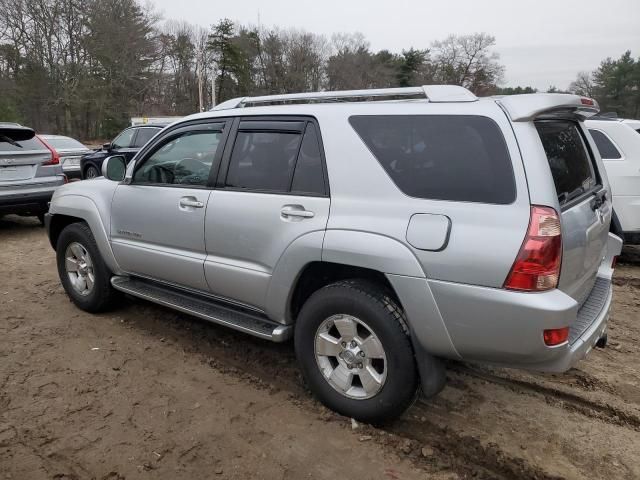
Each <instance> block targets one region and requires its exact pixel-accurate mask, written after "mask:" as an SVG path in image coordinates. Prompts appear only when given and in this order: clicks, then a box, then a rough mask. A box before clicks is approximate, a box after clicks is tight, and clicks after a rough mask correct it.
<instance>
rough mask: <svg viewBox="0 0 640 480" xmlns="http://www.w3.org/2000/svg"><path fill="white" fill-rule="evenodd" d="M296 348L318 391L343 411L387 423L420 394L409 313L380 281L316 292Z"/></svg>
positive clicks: (302, 315)
mask: <svg viewBox="0 0 640 480" xmlns="http://www.w3.org/2000/svg"><path fill="white" fill-rule="evenodd" d="M295 348H296V354H297V356H298V360H299V362H300V364H301V367H302V371H303V374H304V376H305V379H306V380H307V382H308V384H309V387H310V388H311V390H312V392H313V393H314V394H315V395H316V396H317V397H318V398H319V399H320V401H321V402H322V403H324V404H325V405H326V406H328V407H329V408H331V409H333V410H335V411H337V412H339V413H341V414H343V415H346V416H349V417H352V418H355V419H358V420H361V421H364V422H370V423H379V422H384V421H387V420H390V419H393V418H395V417H397V416H399V415H400V414H402V412H404V410H405V409H406V408H407V407H408V406H409V404H410V403H411V401H412V400H413V399H414V398H415V395H416V390H417V386H418V374H417V367H416V363H415V359H414V354H413V349H412V347H411V341H410V338H409V336H408V332H407V329H406V325H405V321H404V313H403V311H402V309H401V308H400V307H399V306H398V305H397V304H396V302H395V301H394V300H393V299H392V298H391V297H390V296H389V295H388V294H387V292H386V291H385V290H384V289H382V288H380V287H378V286H377V285H374V284H372V283H368V282H363V281H358V280H347V281H341V282H337V283H334V284H331V285H328V286H326V287H324V288H322V289H320V290H318V291H317V292H315V293H314V294H313V295H312V296H311V297H310V298H309V299H308V300H307V302H306V303H305V304H304V306H303V307H302V310H301V311H300V314H299V316H298V319H297V323H296V330H295Z"/></svg>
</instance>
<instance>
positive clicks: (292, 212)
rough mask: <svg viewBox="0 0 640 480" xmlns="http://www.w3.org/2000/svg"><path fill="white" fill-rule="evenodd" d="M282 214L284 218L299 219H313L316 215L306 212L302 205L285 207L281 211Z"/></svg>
mask: <svg viewBox="0 0 640 480" xmlns="http://www.w3.org/2000/svg"><path fill="white" fill-rule="evenodd" d="M280 214H281V215H282V216H283V217H285V218H286V217H299V218H313V217H315V215H316V214H315V213H313V212H310V211H309V210H305V209H304V207H303V206H302V205H285V206H284V207H282V210H280Z"/></svg>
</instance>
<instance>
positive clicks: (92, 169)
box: [84, 165, 100, 180]
mask: <svg viewBox="0 0 640 480" xmlns="http://www.w3.org/2000/svg"><path fill="white" fill-rule="evenodd" d="M99 176H100V172H98V167H96V166H95V165H89V166H88V167H87V168H86V169H85V171H84V178H86V179H87V180H91V179H93V178H98V177H99Z"/></svg>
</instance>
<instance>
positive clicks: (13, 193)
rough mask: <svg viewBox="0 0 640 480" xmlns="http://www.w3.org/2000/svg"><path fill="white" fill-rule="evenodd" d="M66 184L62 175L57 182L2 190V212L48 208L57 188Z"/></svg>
mask: <svg viewBox="0 0 640 480" xmlns="http://www.w3.org/2000/svg"><path fill="white" fill-rule="evenodd" d="M62 185H64V179H63V178H62V177H60V180H59V181H56V182H55V183H53V182H50V183H46V184H37V185H33V186H20V187H18V188H12V189H11V190H10V191H2V190H0V212H2V213H23V212H29V213H38V212H40V211H42V210H43V207H44V210H47V208H48V206H47V203H48V202H49V201H50V200H51V197H52V195H53V192H55V190H56V188H58V187H60V186H62Z"/></svg>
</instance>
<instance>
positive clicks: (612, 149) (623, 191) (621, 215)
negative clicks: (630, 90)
mask: <svg viewBox="0 0 640 480" xmlns="http://www.w3.org/2000/svg"><path fill="white" fill-rule="evenodd" d="M636 123H640V122H636ZM586 124H587V128H588V129H589V132H590V133H591V136H592V137H593V140H594V141H595V143H596V145H597V147H598V151H599V152H600V156H601V157H602V159H603V160H604V166H605V168H606V170H607V176H608V177H609V182H610V183H611V191H612V195H613V219H612V221H611V231H612V232H614V233H615V234H616V235H618V236H619V237H621V238H622V239H623V241H624V242H625V243H628V244H636V245H637V244H640V135H638V132H637V131H636V130H635V128H634V127H638V128H640V125H634V121H631V120H621V119H616V118H598V119H591V120H588V121H587V122H586Z"/></svg>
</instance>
